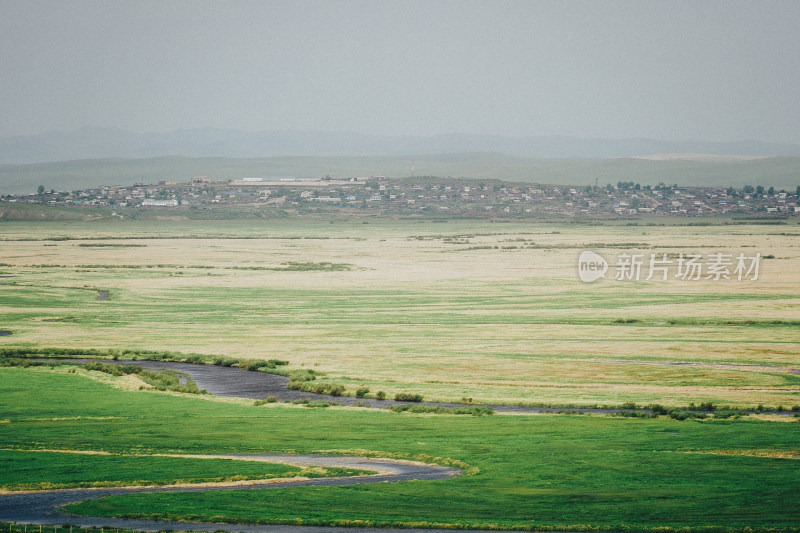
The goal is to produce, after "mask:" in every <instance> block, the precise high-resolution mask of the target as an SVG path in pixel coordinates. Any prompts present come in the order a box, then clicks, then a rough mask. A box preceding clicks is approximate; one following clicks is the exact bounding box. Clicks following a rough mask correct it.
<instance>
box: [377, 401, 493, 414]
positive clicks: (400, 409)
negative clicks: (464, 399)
mask: <svg viewBox="0 0 800 533" xmlns="http://www.w3.org/2000/svg"><path fill="white" fill-rule="evenodd" d="M391 410H392V411H393V412H395V413H422V414H436V415H472V416H487V415H493V414H494V409H492V408H491V407H483V406H478V405H474V406H470V407H437V406H435V405H408V404H406V405H393V406H392V407H391Z"/></svg>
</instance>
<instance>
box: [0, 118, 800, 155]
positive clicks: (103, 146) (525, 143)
mask: <svg viewBox="0 0 800 533" xmlns="http://www.w3.org/2000/svg"><path fill="white" fill-rule="evenodd" d="M473 152H478V153H485V152H492V153H498V154H507V155H510V156H517V157H525V158H534V159H572V158H585V159H598V158H599V159H604V158H619V157H635V156H646V155H651V154H664V153H699V154H715V155H726V156H728V155H730V156H733V155H736V156H800V145H796V144H779V143H765V142H760V141H739V142H711V141H659V140H653V139H584V138H576V137H558V136H537V137H507V136H499V135H473V134H461V133H453V134H447V135H435V136H429V137H424V136H389V135H386V136H378V135H366V134H360V133H351V132H340V133H333V132H302V131H261V132H247V131H240V130H224V129H214V128H200V129H181V130H175V131H171V132H167V133H133V132H130V131H126V130H121V129H115V128H96V127H85V128H80V129H77V130H73V131H57V132H48V133H42V134H39V135H30V136H16V137H4V138H0V163H7V164H26V163H45V162H55V161H73V160H80V159H104V158H117V157H123V158H152V157H161V156H184V157H226V158H253V157H258V158H264V157H279V156H311V157H323V156H324V157H331V156H335V157H345V156H346V157H355V156H398V155H406V154H419V155H432V154H465V153H473Z"/></svg>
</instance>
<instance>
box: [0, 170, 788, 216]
mask: <svg viewBox="0 0 800 533" xmlns="http://www.w3.org/2000/svg"><path fill="white" fill-rule="evenodd" d="M798 194H800V186H798V188H797V190H794V191H786V190H780V191H776V190H775V189H774V188H772V187H770V188H769V189H765V188H764V187H761V186H759V187H751V186H747V187H744V188H742V189H736V188H733V187H678V186H677V185H663V184H659V185H657V186H654V187H653V186H640V185H639V184H637V183H632V182H618V183H617V184H616V185H613V184H608V185H605V186H602V187H597V186H585V187H569V186H552V185H550V186H545V185H533V184H511V183H506V182H500V181H487V182H485V183H481V182H478V181H475V180H459V179H449V178H448V179H444V178H435V177H425V178H404V179H387V178H386V177H384V176H370V177H351V178H346V179H333V178H330V177H325V178H323V179H300V178H294V177H282V178H244V179H239V180H227V181H220V180H212V179H210V178H208V177H194V178H191V179H190V180H189V181H188V182H187V183H177V182H174V181H161V182H158V183H157V184H151V185H145V184H142V183H139V184H134V185H131V186H103V187H98V188H94V189H86V190H80V191H70V192H56V191H50V192H47V191H42V190H41V188H40V191H39V193H37V194H34V195H21V196H19V195H18V196H12V195H6V196H4V197H2V198H0V200H2V201H5V202H25V203H38V204H47V205H57V206H96V207H114V208H120V209H124V208H127V209H192V208H195V209H197V208H210V207H213V206H216V205H241V206H250V207H254V208H265V209H270V208H274V209H283V210H292V211H295V212H299V213H302V212H306V211H320V210H353V209H356V210H362V211H366V212H371V213H387V214H390V213H398V214H403V213H428V214H430V213H434V214H440V215H446V214H452V215H462V216H487V215H489V216H509V215H513V216H541V215H556V214H558V215H572V216H580V215H585V216H592V215H598V216H603V215H606V216H607V215H619V216H631V215H666V216H708V215H720V214H726V213H732V214H748V213H756V214H757V213H764V214H774V215H784V216H786V215H800V206H798V199H799V198H798Z"/></svg>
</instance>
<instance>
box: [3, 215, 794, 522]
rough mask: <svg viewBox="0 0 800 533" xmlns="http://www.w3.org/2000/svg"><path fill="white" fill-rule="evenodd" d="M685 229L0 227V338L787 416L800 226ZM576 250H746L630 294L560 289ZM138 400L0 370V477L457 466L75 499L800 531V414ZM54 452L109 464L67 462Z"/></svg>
mask: <svg viewBox="0 0 800 533" xmlns="http://www.w3.org/2000/svg"><path fill="white" fill-rule="evenodd" d="M686 223H687V220H686V219H682V220H677V221H663V220H658V219H653V220H652V221H646V220H639V221H609V222H605V223H601V224H568V223H566V222H562V223H545V222H538V223H535V222H520V221H510V222H501V221H497V222H491V221H455V220H450V221H447V222H441V221H440V222H434V221H430V220H428V221H416V220H395V221H392V220H379V219H368V220H364V219H357V218H341V219H324V220H323V219H319V220H307V219H306V220H297V219H293V220H289V219H286V220H283V219H281V220H260V221H206V222H190V221H181V220H163V221H159V222H128V221H119V222H103V223H102V224H98V223H91V222H75V223H69V222H66V223H58V224H56V223H47V222H41V223H30V222H28V223H10V222H9V223H3V224H2V225H1V226H0V229H2V234H0V239H1V240H0V246H2V257H0V333H2V336H0V350H2V349H5V350H6V352H4V353H6V354H19V353H22V352H25V351H26V350H29V351H30V352H31V353H47V351H48V350H47V349H48V348H53V349H59V348H71V349H76V350H87V351H89V350H98V351H100V352H102V353H104V354H107V355H125V356H126V357H127V356H129V355H130V352H129V353H128V354H125V353H124V352H125V351H126V350H131V351H134V352H140V351H147V350H150V351H163V352H165V353H166V352H171V353H177V354H184V355H186V354H201V355H205V356H210V357H211V356H226V357H232V358H237V359H260V360H269V359H278V360H284V361H287V362H288V364H287V365H285V366H281V369H282V370H286V371H287V372H297V371H304V370H314V371H315V372H316V373H317V377H316V383H321V384H327V385H332V386H343V387H344V388H345V394H348V395H355V394H356V390H357V389H359V388H361V389H369V392H367V397H370V398H372V397H375V395H376V393H377V392H378V391H383V392H385V393H386V395H387V396H388V397H390V398H391V397H393V396H394V394H396V393H406V394H420V395H423V396H424V398H425V400H432V401H435V400H441V401H455V402H460V401H464V402H466V401H469V400H468V399H471V401H472V402H474V403H509V404H513V403H525V404H548V405H558V406H569V405H583V406H590V405H611V406H620V405H622V404H625V403H629V402H634V403H636V404H639V405H645V404H650V403H658V404H662V405H664V406H667V407H682V406H686V405H688V404H689V403H695V404H700V403H707V402H712V403H714V404H716V405H727V406H732V407H740V408H755V407H757V406H759V405H761V406H764V408H766V409H775V408H778V407H782V408H784V409H785V410H789V409H791V408H792V407H793V406H800V311H799V309H800V306H798V303H800V296H798V295H800V275H798V273H799V272H800V239H798V237H800V227H798V225H797V224H796V223H795V222H794V221H793V220H789V221H787V222H786V223H783V224H768V225H767V224H758V223H740V222H739V221H731V220H728V221H722V220H711V221H700V223H701V224H703V225H681V224H686ZM584 250H591V251H594V252H596V253H598V254H600V255H602V256H603V257H604V258H606V259H607V260H608V262H609V263H610V264H611V265H612V268H613V266H614V264H615V263H616V262H617V261H618V258H619V257H620V256H621V254H642V255H643V257H649V254H651V253H652V254H657V256H658V257H662V254H667V255H666V257H668V258H669V259H670V260H672V261H674V260H675V259H676V258H677V257H679V254H681V253H683V254H700V255H702V256H703V257H708V256H709V254H715V253H725V254H731V255H732V256H736V255H738V254H740V253H741V254H745V255H747V256H753V255H754V254H756V253H758V254H760V255H761V256H762V259H761V262H760V271H759V275H758V279H743V280H741V281H738V280H737V279H735V276H733V278H734V279H728V280H725V279H721V280H714V279H706V278H705V276H703V278H701V279H699V280H686V279H681V278H676V277H675V276H674V275H673V274H674V270H673V271H671V272H670V275H669V277H668V279H667V280H663V279H660V277H658V276H656V277H655V278H654V279H650V280H646V279H645V278H646V270H644V271H643V275H642V276H641V279H639V281H635V280H617V279H614V277H613V275H609V276H607V277H606V278H605V279H602V280H598V281H595V282H593V283H583V282H582V281H580V280H579V279H578V272H577V262H578V256H579V255H580V253H581V252H582V251H584ZM745 277H746V276H745ZM53 351H56V350H53ZM142 387H143V388H145V389H147V388H148V387H147V386H146V385H145V383H144V382H142V381H140V380H139V378H137V377H136V376H132V375H128V376H118V377H113V376H109V375H108V374H100V373H98V372H89V371H86V370H83V369H78V370H73V372H70V370H69V369H67V368H56V369H48V368H7V367H3V368H0V391H2V394H0V464H2V465H4V466H5V467H4V468H2V469H0V487H2V489H3V490H33V489H42V488H47V487H59V486H91V485H95V486H103V485H127V484H170V483H180V482H189V483H195V482H201V481H219V480H230V479H232V478H233V479H267V478H269V477H271V476H277V477H288V476H292V475H304V474H303V473H300V472H297V471H295V470H293V469H291V468H288V467H284V466H280V465H273V466H269V465H255V464H250V465H248V464H246V463H244V462H237V464H236V465H235V467H231V466H230V464H229V463H226V462H224V461H222V462H213V461H212V462H203V463H202V465H201V464H198V463H199V462H200V460H198V459H191V458H175V457H170V458H166V457H158V458H156V457H153V456H154V455H156V454H169V455H180V454H247V453H313V452H317V453H319V452H322V451H328V452H330V453H345V454H354V455H359V454H367V453H369V454H377V455H379V456H384V457H395V458H416V459H419V460H424V461H429V462H443V463H448V464H453V463H455V464H458V465H462V466H461V467H462V468H463V469H464V471H465V474H466V475H464V476H462V477H458V478H453V479H448V480H440V481H414V482H403V483H390V484H378V485H369V486H367V485H362V486H349V487H324V488H323V487H299V488H277V489H270V490H251V491H238V492H236V491H217V492H206V493H171V494H136V495H127V496H117V497H112V498H107V499H103V500H98V501H88V502H84V503H79V504H75V505H73V506H71V507H70V511H71V512H75V513H81V514H94V515H102V516H131V517H156V518H177V519H185V520H200V521H222V522H234V523H246V522H256V523H303V524H322V525H345V524H352V523H356V524H359V525H370V524H372V525H375V524H384V525H394V526H406V527H408V526H412V527H414V526H416V527H423V526H445V525H457V526H458V527H474V528H488V527H492V528H506V529H508V528H527V529H530V528H567V529H585V528H589V527H591V528H596V529H600V530H609V531H623V530H626V529H633V530H640V531H645V530H655V529H657V528H672V529H679V528H689V529H691V530H693V531H707V530H719V531H734V530H742V529H743V528H746V527H750V528H755V529H758V530H766V529H769V528H776V529H779V530H784V531H798V530H800V508H798V506H797V505H796V502H797V500H798V497H799V496H800V483H798V479H800V461H798V459H797V457H798V456H800V424H799V423H797V420H798V419H797V418H795V417H793V416H790V413H789V414H787V413H784V415H782V416H775V415H768V414H764V415H758V416H750V417H746V418H742V419H733V418H731V419H727V420H721V419H713V418H709V419H706V420H704V421H699V420H685V421H678V420H672V419H670V418H668V417H664V416H662V417H659V418H655V419H624V418H616V417H611V416H606V415H601V416H588V415H572V416H566V415H511V414H495V415H493V416H484V417H470V416H452V415H420V414H411V413H392V412H388V411H386V410H377V409H365V408H342V407H332V408H327V409H311V408H307V407H301V406H297V405H284V404H280V403H267V404H264V405H254V404H253V401H252V400H250V401H245V400H231V399H219V398H213V397H210V396H207V395H193V394H176V393H169V392H167V393H164V392H156V391H153V390H140V388H142ZM312 399H313V398H312ZM797 409H798V410H800V407H798V408H797ZM35 450H37V451H35ZM43 450H50V451H43ZM76 450H78V451H84V452H108V453H111V454H114V455H96V454H81V455H76V454H67V453H64V452H66V451H76ZM239 463H241V464H239ZM347 473H350V474H352V473H353V472H327V475H339V474H347ZM321 475H322V474H321ZM358 521H361V522H358Z"/></svg>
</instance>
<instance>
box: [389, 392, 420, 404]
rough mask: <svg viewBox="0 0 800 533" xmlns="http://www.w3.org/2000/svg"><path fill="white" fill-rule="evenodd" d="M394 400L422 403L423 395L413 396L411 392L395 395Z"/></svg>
mask: <svg viewBox="0 0 800 533" xmlns="http://www.w3.org/2000/svg"><path fill="white" fill-rule="evenodd" d="M394 399H395V401H397V402H421V401H422V395H421V394H411V393H410V392H398V393H397V394H395V395H394Z"/></svg>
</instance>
